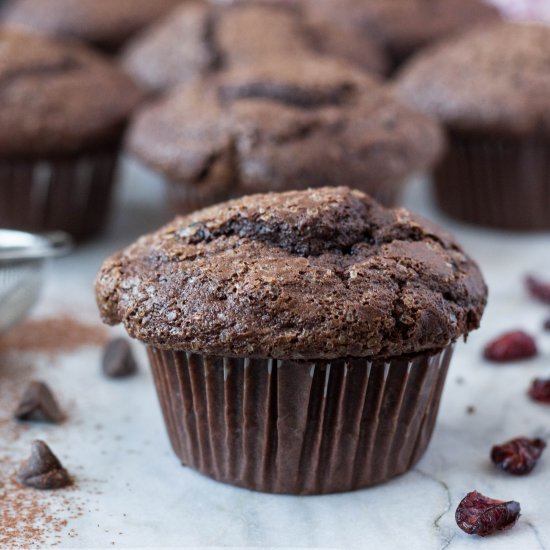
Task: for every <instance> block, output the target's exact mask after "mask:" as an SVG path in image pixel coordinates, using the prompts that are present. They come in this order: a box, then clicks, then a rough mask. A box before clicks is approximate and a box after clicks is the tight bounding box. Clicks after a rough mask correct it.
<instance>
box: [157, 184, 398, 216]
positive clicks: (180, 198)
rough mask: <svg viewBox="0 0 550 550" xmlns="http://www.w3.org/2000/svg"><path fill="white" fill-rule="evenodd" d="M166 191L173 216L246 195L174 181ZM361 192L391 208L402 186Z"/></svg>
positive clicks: (235, 191)
mask: <svg viewBox="0 0 550 550" xmlns="http://www.w3.org/2000/svg"><path fill="white" fill-rule="evenodd" d="M167 190H168V191H167V200H168V207H169V210H170V212H171V213H172V214H173V215H174V216H176V215H178V214H179V215H184V214H189V213H191V212H194V211H195V210H200V209H202V208H206V207H207V206H212V205H214V204H218V203H220V202H225V201H228V200H231V199H237V198H239V197H242V196H243V195H244V194H246V193H243V192H242V191H239V190H238V189H227V188H221V189H212V188H210V187H207V188H201V187H200V186H199V185H192V184H189V185H188V184H185V183H182V182H176V181H168V182H167ZM362 190H363V191H364V192H365V193H368V194H369V195H370V196H371V197H373V198H374V199H375V200H377V201H378V202H379V203H380V204H382V205H383V206H387V207H392V206H397V205H398V204H399V203H400V200H401V195H402V191H403V184H401V183H400V184H398V185H384V186H377V187H376V188H374V187H373V188H372V189H362Z"/></svg>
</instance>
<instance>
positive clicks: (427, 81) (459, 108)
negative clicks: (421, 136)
mask: <svg viewBox="0 0 550 550" xmlns="http://www.w3.org/2000/svg"><path fill="white" fill-rule="evenodd" d="M396 90H397V92H398V93H399V95H400V96H401V97H402V98H403V99H404V100H406V101H407V102H409V103H411V104H412V105H414V106H415V107H417V108H418V109H420V110H422V111H425V112H427V113H430V114H432V115H433V116H436V117H437V118H438V119H440V120H441V121H442V122H443V123H445V124H446V125H448V126H450V127H451V128H454V129H468V130H477V131H490V132H492V131H505V132H511V133H524V132H529V133H530V132H539V131H540V132H544V133H548V132H550V27H548V26H545V25H536V24H531V25H530V24H520V23H499V24H496V25H492V26H490V27H488V28H485V29H479V30H476V31H474V32H472V33H469V34H467V35H464V36H462V37H460V38H456V39H454V40H451V41H449V42H446V43H443V44H440V45H438V46H436V47H435V48H431V49H429V50H427V51H426V52H424V53H421V54H419V56H418V57H417V58H416V59H415V60H413V61H412V62H411V64H410V65H409V66H407V67H405V69H404V70H403V72H402V74H401V75H400V76H399V78H398V80H397V82H396Z"/></svg>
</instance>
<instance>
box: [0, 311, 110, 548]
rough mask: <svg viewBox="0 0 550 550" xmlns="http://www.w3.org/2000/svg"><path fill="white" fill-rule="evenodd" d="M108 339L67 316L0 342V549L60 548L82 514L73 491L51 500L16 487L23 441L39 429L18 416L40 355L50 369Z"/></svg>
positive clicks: (33, 323) (29, 325) (22, 328)
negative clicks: (63, 357)
mask: <svg viewBox="0 0 550 550" xmlns="http://www.w3.org/2000/svg"><path fill="white" fill-rule="evenodd" d="M108 339H109V335H108V334H107V332H106V331H105V330H104V329H103V328H102V327H101V326H99V325H90V324H86V323H84V322H82V321H79V320H78V319H75V318H74V317H71V316H68V315H57V316H55V317H47V318H39V319H32V320H29V321H27V322H25V323H23V324H21V325H19V326H17V327H16V328H14V329H12V330H11V331H10V332H9V333H6V334H5V335H1V336H0V441H1V444H0V509H1V513H0V548H40V547H42V546H44V545H45V544H52V543H53V544H56V543H57V542H59V541H60V538H61V535H62V534H63V533H65V532H66V531H67V530H68V529H69V527H68V520H69V521H70V520H72V519H76V518H78V517H80V516H81V515H82V514H83V503H82V502H81V501H80V500H79V499H78V498H77V496H76V494H75V493H74V491H73V489H72V488H68V489H62V490H61V491H58V492H56V493H54V494H48V493H47V492H46V493H45V492H43V491H37V490H35V489H32V488H28V487H22V486H21V485H19V484H18V483H17V481H16V480H15V477H14V474H15V472H16V470H17V467H18V466H19V464H20V462H21V460H22V459H24V458H25V453H26V452H27V450H28V446H27V445H26V444H24V438H23V435H26V436H28V435H29V433H28V432H29V431H32V430H34V429H36V427H35V426H34V425H33V424H32V423H23V422H17V421H16V420H14V418H13V413H14V411H15V409H16V407H17V404H18V400H19V398H20V396H21V395H22V392H23V390H24V389H25V387H26V386H27V384H28V383H29V381H30V380H32V379H33V378H36V377H37V375H40V374H41V373H40V372H37V371H38V370H39V369H38V368H37V367H36V366H35V364H36V363H37V362H38V361H37V355H38V356H44V357H46V358H47V359H49V360H50V361H48V364H50V365H51V364H52V363H51V359H53V358H55V357H56V356H57V355H60V354H62V353H71V352H74V351H76V350H78V349H79V348H82V347H84V346H99V345H103V344H104V343H105V342H106V341H107V340H108ZM59 510H63V514H62V516H63V517H59V515H60V514H59ZM69 534H70V535H71V536H75V534H74V532H72V534H71V532H70V533H69Z"/></svg>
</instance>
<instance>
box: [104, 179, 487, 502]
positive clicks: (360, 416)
mask: <svg viewBox="0 0 550 550" xmlns="http://www.w3.org/2000/svg"><path fill="white" fill-rule="evenodd" d="M96 291H97V301H98V305H99V309H100V312H101V315H102V318H103V320H104V321H105V322H106V323H108V324H110V325H115V324H118V323H122V324H123V325H124V327H125V328H126V330H127V331H128V334H129V335H130V336H132V337H133V338H137V339H138V340H141V341H142V342H144V343H145V344H146V345H147V346H148V350H149V357H150V360H151V366H152V369H153V373H154V378H155V382H156V386H157V391H158V395H159V398H160V403H161V407H162V410H163V413H164V418H165V421H166V426H167V428H168V433H169V436H170V439H171V442H172V445H173V448H174V450H175V452H176V454H177V455H178V457H179V458H180V459H181V461H182V462H183V464H185V465H187V466H189V467H191V468H194V469H196V470H198V471H200V472H202V473H203V474H206V475H208V476H210V477H213V478H214V479H218V480H221V481H224V482H227V483H232V484H235V485H240V486H243V487H248V488H251V489H256V490H260V491H268V492H275V493H292V494H316V493H332V492H339V491H349V490H354V489H358V488H361V487H367V486H369V485H373V484H375V483H379V482H382V481H384V480H387V479H389V478H391V477H393V476H396V475H398V474H401V473H403V472H405V471H406V470H408V469H409V468H410V467H411V466H412V465H413V464H414V463H415V462H416V461H417V460H418V459H419V458H420V457H421V456H422V454H423V453H424V451H425V449H426V447H427V445H428V442H429V439H430V436H431V433H432V430H433V427H434V422H435V419H436V415H437V410H438V406H439V399H440V395H441V391H442V388H443V383H444V380H445V375H446V372H447V368H448V365H449V361H450V359H451V355H452V350H453V343H454V342H455V340H457V339H458V338H460V337H462V336H465V335H466V334H468V333H469V332H470V331H471V330H474V329H475V328H477V327H478V325H479V322H480V318H481V316H482V313H483V310H484V307H485V301H486V292H487V291H486V287H485V284H484V282H483V278H482V276H481V274H480V272H479V270H478V268H477V266H476V265H475V263H474V262H473V261H472V260H471V259H469V258H468V257H467V256H466V255H465V254H464V253H463V251H462V249H461V248H460V246H459V245H458V244H457V243H456V242H455V240H454V239H453V238H452V237H451V236H450V235H447V234H446V233H444V232H443V231H442V230H440V229H439V228H437V227H435V226H433V225H431V224H429V223H428V222H425V221H423V220H421V219H420V218H417V217H416V216H414V215H413V214H411V213H409V212H408V211H406V210H404V209H397V210H387V209H385V208H383V207H381V206H379V205H378V204H377V203H376V202H374V201H373V200H372V199H371V198H369V197H368V196H367V195H364V194H363V193H361V192H359V191H352V190H350V189H349V188H346V187H338V188H322V189H316V190H307V191H292V192H287V193H282V194H276V193H271V194H265V195H254V196H249V197H245V198H243V199H240V200H235V201H231V202H228V203H225V204H221V205H219V206H215V207H212V208H209V209H206V210H203V211H200V212H197V213H195V214H193V215H190V216H187V217H181V218H177V219H176V220H174V221H173V222H172V223H171V224H169V225H168V226H166V227H164V228H162V229H160V230H159V231H158V232H157V233H154V234H152V235H148V236H146V237H143V238H141V239H140V240H138V241H137V242H136V243H135V244H133V245H132V246H130V247H128V248H127V249H125V250H122V251H121V252H119V253H117V254H115V255H114V256H112V257H111V258H110V259H108V260H107V261H106V262H105V263H104V264H103V266H102V268H101V271H100V273H99V276H98V279H97V286H96Z"/></svg>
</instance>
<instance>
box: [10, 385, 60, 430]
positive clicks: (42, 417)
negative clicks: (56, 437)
mask: <svg viewBox="0 0 550 550" xmlns="http://www.w3.org/2000/svg"><path fill="white" fill-rule="evenodd" d="M14 416H15V418H18V419H19V420H34V421H37V422H52V423H54V424H57V423H59V422H61V421H62V420H63V413H62V412H61V409H60V408H59V405H58V404H57V400H56V399H55V397H54V395H53V393H52V391H51V390H50V388H49V387H48V386H47V385H46V384H44V382H30V383H29V385H28V386H27V388H26V389H25V392H24V393H23V396H22V397H21V401H20V402H19V405H18V406H17V409H16V410H15V413H14Z"/></svg>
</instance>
